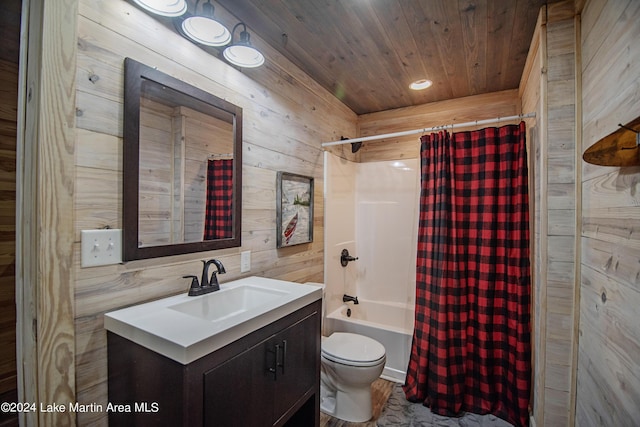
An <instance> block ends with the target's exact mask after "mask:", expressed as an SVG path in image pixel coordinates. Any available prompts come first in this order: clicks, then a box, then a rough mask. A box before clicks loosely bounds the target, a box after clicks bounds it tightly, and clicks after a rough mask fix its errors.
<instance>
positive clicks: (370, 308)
mask: <svg viewBox="0 0 640 427" xmlns="http://www.w3.org/2000/svg"><path fill="white" fill-rule="evenodd" d="M348 309H351V316H350V317H348V316H347V310H348ZM413 323H414V307H413V305H408V304H399V303H382V302H378V301H367V300H362V299H360V303H359V304H357V305H355V304H348V305H346V304H344V305H342V306H341V307H340V308H338V309H337V310H335V311H333V312H332V313H329V314H327V316H326V319H325V332H326V333H327V335H331V334H332V333H333V332H351V333H354V334H361V335H364V336H367V337H370V338H373V339H374V340H376V341H378V342H380V343H381V344H382V345H383V346H384V348H385V350H386V353H387V363H386V364H385V367H384V371H383V372H382V378H385V379H388V380H391V381H395V382H399V383H404V380H405V376H406V371H407V365H408V364H409V354H410V352H411V339H412V337H413Z"/></svg>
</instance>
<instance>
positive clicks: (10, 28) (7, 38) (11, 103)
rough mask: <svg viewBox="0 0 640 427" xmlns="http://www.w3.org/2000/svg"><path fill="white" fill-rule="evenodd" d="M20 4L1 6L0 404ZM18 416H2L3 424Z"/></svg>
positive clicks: (9, 384)
mask: <svg viewBox="0 0 640 427" xmlns="http://www.w3.org/2000/svg"><path fill="white" fill-rule="evenodd" d="M20 8H21V1H20V0H11V1H5V2H2V4H0V27H1V28H2V34H3V43H2V44H1V45H0V88H2V89H0V400H2V401H3V402H4V401H5V399H6V401H17V400H18V394H17V372H16V295H15V288H16V135H17V119H18V115H17V110H18V59H19V48H20V40H19V38H20V36H19V34H20V15H21V12H20ZM8 419H13V421H14V422H15V423H16V424H17V414H7V413H2V414H0V424H3V423H4V422H7V425H9V424H8V423H9V422H8V421H6V420H8Z"/></svg>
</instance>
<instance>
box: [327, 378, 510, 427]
mask: <svg viewBox="0 0 640 427" xmlns="http://www.w3.org/2000/svg"><path fill="white" fill-rule="evenodd" d="M371 389H372V398H373V417H372V419H371V420H370V421H367V422H366V423H350V422H347V421H342V420H338V419H336V418H333V417H330V416H329V415H326V414H323V413H322V412H321V413H320V427H430V426H434V427H435V426H439V427H440V426H441V427H458V426H460V427H462V426H474V427H513V426H512V425H511V424H509V423H508V422H506V421H504V420H502V419H500V418H498V417H496V416H494V415H477V414H471V413H467V414H464V415H463V416H461V417H443V416H440V415H434V414H432V413H431V411H430V410H429V408H427V407H425V406H423V405H421V404H419V403H410V402H408V401H407V400H406V399H405V398H404V392H402V389H401V385H400V384H397V383H394V382H390V381H386V380H383V379H378V380H376V381H374V383H373V384H372V386H371Z"/></svg>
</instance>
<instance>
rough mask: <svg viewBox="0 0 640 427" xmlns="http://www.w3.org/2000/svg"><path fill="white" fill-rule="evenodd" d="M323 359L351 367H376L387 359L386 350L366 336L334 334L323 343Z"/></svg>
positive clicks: (345, 333) (344, 333)
mask: <svg viewBox="0 0 640 427" xmlns="http://www.w3.org/2000/svg"><path fill="white" fill-rule="evenodd" d="M322 357H324V358H326V359H328V360H331V361H332V362H336V363H340V364H343V365H349V366H375V365H377V364H379V363H380V362H382V361H383V360H384V359H385V348H384V346H383V345H382V344H380V343H379V342H378V341H376V340H374V339H372V338H369V337H365V336H364V335H358V334H352V333H348V332H334V333H333V334H332V335H331V336H330V337H328V338H326V339H324V340H323V341H322Z"/></svg>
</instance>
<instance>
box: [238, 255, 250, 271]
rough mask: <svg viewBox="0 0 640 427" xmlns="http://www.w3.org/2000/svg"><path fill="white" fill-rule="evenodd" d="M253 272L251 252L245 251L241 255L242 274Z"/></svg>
mask: <svg viewBox="0 0 640 427" xmlns="http://www.w3.org/2000/svg"><path fill="white" fill-rule="evenodd" d="M249 270H251V251H243V252H241V253H240V273H246V272H247V271H249Z"/></svg>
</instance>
